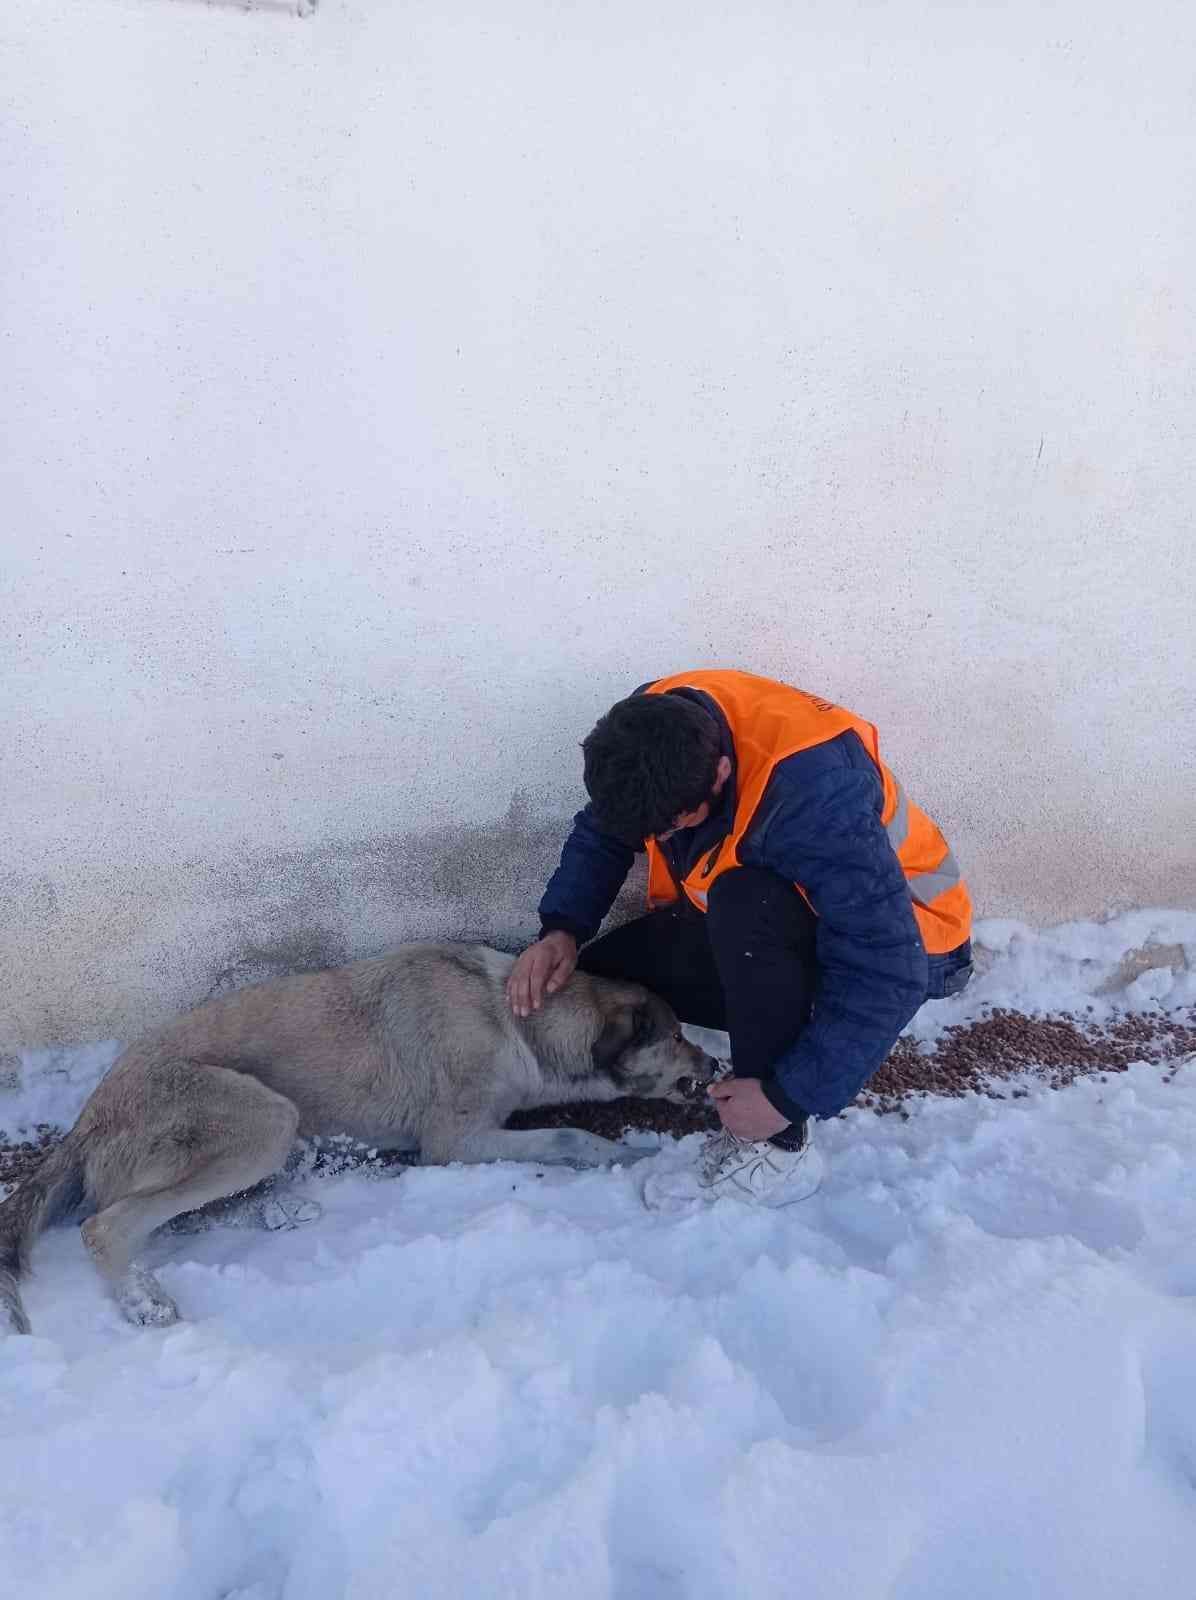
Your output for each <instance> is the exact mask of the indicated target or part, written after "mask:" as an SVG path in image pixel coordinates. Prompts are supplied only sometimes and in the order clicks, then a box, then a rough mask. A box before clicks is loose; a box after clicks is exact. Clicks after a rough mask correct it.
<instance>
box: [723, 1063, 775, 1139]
mask: <svg viewBox="0 0 1196 1600" xmlns="http://www.w3.org/2000/svg"><path fill="white" fill-rule="evenodd" d="M706 1093H707V1094H708V1095H709V1096H710V1098H711V1099H712V1100H713V1101H714V1109H715V1110H716V1111H717V1112H718V1114H719V1117H720V1119H721V1120H722V1124H723V1127H724V1128H726V1130H727V1132H728V1133H733V1134H734V1135H735V1137H736V1138H737V1139H771V1138H772V1136H773V1134H774V1133H780V1131H781V1129H782V1128H787V1127H788V1126H789V1118H788V1117H783V1116H782V1115H781V1113H780V1112H779V1111H778V1110H777V1108H776V1106H774V1105H773V1103H772V1101H771V1100H770V1099H769V1098H768V1096H767V1095H766V1094H765V1093H764V1090H763V1089H762V1088H761V1087H760V1080H759V1079H758V1078H724V1079H723V1081H722V1082H721V1083H712V1084H711V1085H710V1087H709V1089H707V1091H706Z"/></svg>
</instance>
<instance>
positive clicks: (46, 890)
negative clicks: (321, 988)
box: [0, 0, 1196, 1046]
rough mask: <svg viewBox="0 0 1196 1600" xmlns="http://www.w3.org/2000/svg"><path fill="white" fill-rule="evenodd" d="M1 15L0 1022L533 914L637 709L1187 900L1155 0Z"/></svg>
mask: <svg viewBox="0 0 1196 1600" xmlns="http://www.w3.org/2000/svg"><path fill="white" fill-rule="evenodd" d="M731 10H732V8H729V7H726V6H722V5H714V4H702V3H698V4H694V3H693V0H685V3H680V0H661V3H659V4H657V5H654V6H644V5H642V4H639V3H633V0H613V3H611V4H608V5H604V6H584V5H565V4H561V3H550V0H508V3H507V4H506V5H504V6H501V7H499V6H493V5H489V6H478V7H476V8H473V9H468V8H465V7H463V6H460V5H458V4H455V3H454V0H414V3H411V4H403V5H399V4H387V3H385V0H324V3H323V5H322V7H321V9H320V10H319V12H318V13H317V14H316V15H314V16H312V17H309V18H306V19H299V18H297V17H295V16H293V15H292V14H290V13H289V12H288V11H286V10H285V9H281V8H279V9H270V10H264V9H261V10H257V11H253V12H249V13H246V12H244V11H242V10H240V9H238V8H233V7H223V6H206V5H202V4H190V3H187V0H10V3H9V5H8V6H7V7H6V10H5V15H4V18H3V20H2V21H0V30H2V39H0V42H2V49H0V73H2V74H3V80H4V84H3V88H4V102H5V104H6V106H7V124H6V127H5V129H4V132H3V138H2V140H0V204H2V206H3V217H2V228H3V245H2V249H3V274H4V278H3V294H2V300H3V308H2V312H0V315H2V317H3V329H2V332H3V336H4V339H3V345H2V349H3V360H4V366H5V383H4V386H3V398H2V399H0V408H2V410H0V426H2V428H3V437H4V440H5V447H4V452H3V463H2V466H0V470H2V471H3V517H4V533H3V539H4V547H3V565H2V572H0V576H2V582H3V596H2V601H3V605H2V612H0V618H2V625H3V628H4V672H3V682H2V684H0V695H2V697H3V698H2V705H0V734H2V737H3V749H4V759H3V765H2V769H0V770H2V773H3V786H4V796H3V799H4V826H3V830H2V833H0V887H2V888H3V890H4V891H5V899H6V908H7V916H6V918H5V926H4V932H3V940H2V943H0V965H2V966H3V970H4V980H3V984H2V985H0V1012H2V1021H0V1044H6V1045H9V1046H12V1045H14V1044H18V1045H19V1044H32V1043H36V1042H42V1041H49V1040H61V1039H70V1038H82V1037H89V1036H95V1035H103V1034H106V1033H127V1032H128V1031H130V1030H131V1029H132V1028H133V1027H135V1026H139V1025H141V1024H143V1023H144V1022H145V1021H147V1020H149V1019H150V1018H153V1017H155V1016H159V1015H162V1014H163V1013H164V1012H166V1011H169V1010H171V1009H174V1008H175V1007H177V1006H178V1005H180V1004H183V1003H189V1002H191V1001H193V1000H195V999H197V998H199V997H200V996H202V995H203V994H204V993H206V992H208V991H209V990H210V989H211V988H212V986H213V985H219V984H221V983H225V982H230V981H235V980H236V979H237V978H238V977H239V976H243V975H244V974H246V973H249V972H255V971H258V970H263V971H265V970H270V968H271V967H272V966H273V965H288V964H289V965H294V964H303V963H304V962H318V961H323V960H328V959H339V958H340V957H342V956H346V955H349V954H352V953H356V952H360V951H364V950H368V949H374V948H378V947H380V946H381V945H384V944H386V943H389V942H393V941H394V940H396V939H398V938H400V937H403V936H406V935H409V934H411V933H421V932H426V931H433V930H438V931H447V932H452V933H461V932H476V933H481V934H486V935H488V936H490V937H493V938H495V939H497V940H500V941H509V940H513V939H515V938H518V937H520V936H521V935H522V934H524V933H526V932H527V931H528V930H529V929H530V927H531V923H532V910H533V907H534V904H535V900H536V898H537V894H538V889H539V886H540V884H541V882H542V880H543V876H544V874H545V872H546V871H547V869H548V867H549V865H550V864H551V861H552V859H553V856H554V852H555V849H556V846H557V844H558V843H559V839H560V837H561V835H562V832H563V826H564V818H565V817H566V816H567V814H568V813H569V811H570V810H571V808H572V807H573V806H574V804H575V803H576V802H577V801H578V799H579V796H580V771H579V758H578V752H577V750H576V744H577V741H578V740H579V739H580V737H581V736H582V734H583V733H584V732H585V731H586V730H587V728H588V727H589V726H590V724H591V723H592V721H593V720H594V718H595V716H596V715H597V714H598V713H599V712H601V711H602V710H603V709H605V707H606V705H607V704H608V703H609V702H610V701H611V700H613V699H615V698H616V697H618V696H619V695H620V694H622V693H624V692H626V691H627V690H628V689H630V688H631V687H632V686H633V685H634V684H635V683H637V682H639V681H641V680H642V679H644V678H646V677H649V676H651V675H653V674H655V673H659V672H665V671H671V670H674V669H677V668H681V667H684V666H686V665H696V664H740V665H746V666H750V667H752V668H755V669H757V670H760V671H764V672H768V673H772V674H775V675H777V676H781V677H787V678H790V679H792V680H794V681H797V682H799V683H801V684H803V685H805V686H807V687H810V688H813V689H817V690H819V691H821V692H823V693H825V694H828V695H830V696H832V697H834V698H836V699H839V700H842V701H843V702H845V703H846V704H848V705H851V706H852V707H853V708H855V709H856V710H858V711H860V712H862V713H863V714H864V715H867V716H870V717H871V718H872V719H873V720H875V721H877V722H878V723H879V725H880V727H881V730H882V735H883V736H884V737H885V739H886V741H887V745H888V751H889V754H890V757H891V759H892V761H893V763H894V765H895V766H896V767H897V768H898V770H899V771H900V772H901V773H902V774H903V776H904V778H905V780H906V782H907V785H908V786H909V788H910V789H911V791H912V792H913V793H914V794H915V795H916V796H917V797H918V798H920V799H921V800H922V802H923V803H924V804H925V805H926V806H927V807H928V808H929V809H931V810H932V811H933V812H935V813H936V814H937V815H938V816H939V817H940V820H941V821H942V822H943V824H944V826H945V827H946V829H947V831H948V833H949V834H950V836H951V837H952V839H953V842H954V843H955V844H956V847H957V853H958V854H959V855H960V857H961V858H962V860H963V861H964V862H965V864H966V865H967V867H968V868H969V869H970V875H971V877H972V880H973V883H974V887H975V890H976V894H977V899H978V902H979V905H980V908H981V909H982V910H983V911H985V912H988V913H990V914H992V913H1002V914H1004V913H1011V914H1020V915H1023V916H1026V917H1028V918H1031V919H1038V920H1055V919H1058V918H1061V917H1064V916H1069V915H1075V914H1082V913H1093V912H1099V911H1102V910H1106V909H1112V908H1118V907H1124V906H1126V905H1128V904H1133V903H1171V904H1192V903H1193V902H1194V900H1196V863H1194V860H1193V847H1192V831H1191V814H1192V813H1191V792H1192V777H1193V772H1192V765H1193V759H1192V737H1191V735H1192V709H1193V705H1192V687H1191V685H1192V676H1193V674H1192V665H1193V660H1192V656H1193V647H1192V637H1193V632H1194V630H1193V623H1192V595H1193V592H1194V583H1193V578H1194V576H1196V574H1194V572H1193V556H1192V502H1193V492H1192V489H1193V469H1192V465H1191V446H1192V418H1193V416H1194V415H1196V395H1194V393H1193V388H1194V379H1193V373H1194V372H1196V361H1194V358H1196V313H1194V310H1193V297H1192V288H1191V284H1192V263H1193V260H1194V259H1196V257H1194V253H1193V252H1194V246H1196V228H1194V226H1193V209H1194V196H1196V185H1194V183H1193V170H1194V169H1193V159H1194V157H1196V111H1194V109H1193V96H1192V62H1193V47H1194V46H1196V11H1194V9H1193V7H1192V6H1191V5H1190V4H1189V3H1188V0H1183V3H1180V0H1140V3H1138V4H1137V5H1135V6H1132V7H1129V6H1124V5H1122V4H1120V3H1114V0H1058V3H1056V4H1043V3H1042V0H1007V3H1004V4H998V3H992V4H979V3H974V4H966V3H955V4H934V3H919V0H892V3H890V4H887V5H873V4H850V3H848V0H825V3H809V4H806V3H799V0H790V3H782V0H758V3H757V4H755V5H753V6H749V7H741V8H737V9H736V13H735V14H733V15H732V14H730V13H731Z"/></svg>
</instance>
